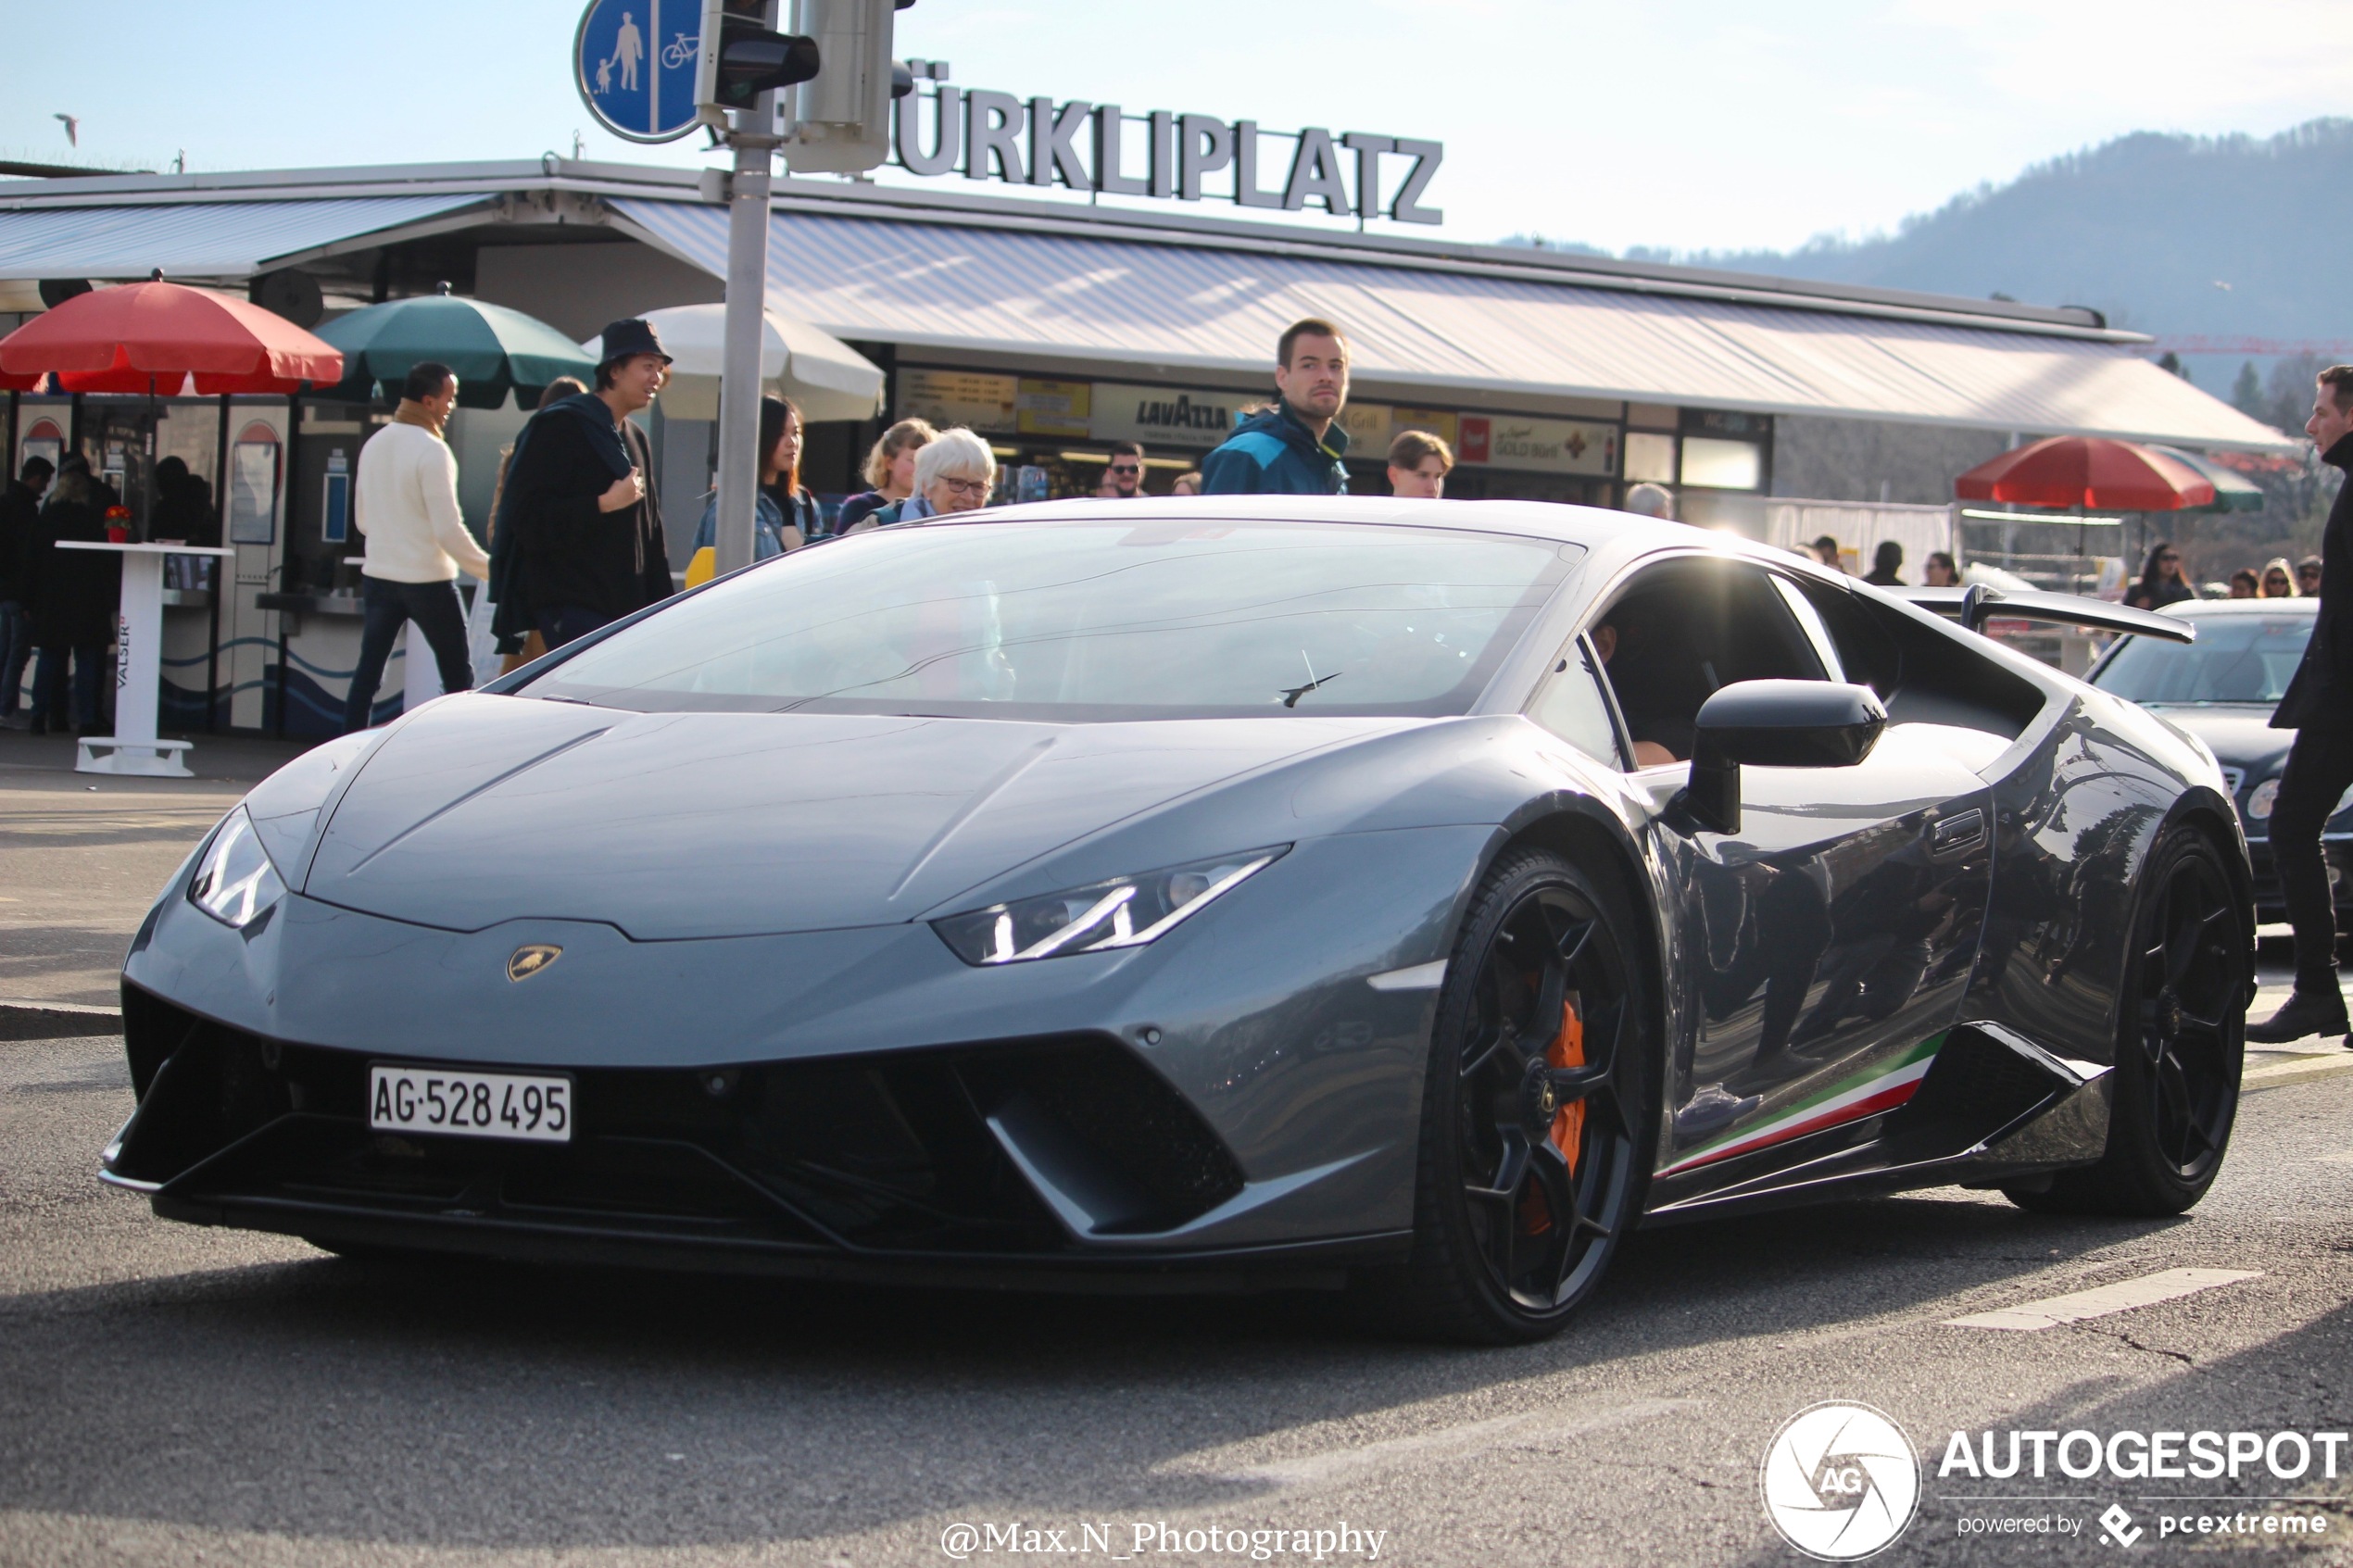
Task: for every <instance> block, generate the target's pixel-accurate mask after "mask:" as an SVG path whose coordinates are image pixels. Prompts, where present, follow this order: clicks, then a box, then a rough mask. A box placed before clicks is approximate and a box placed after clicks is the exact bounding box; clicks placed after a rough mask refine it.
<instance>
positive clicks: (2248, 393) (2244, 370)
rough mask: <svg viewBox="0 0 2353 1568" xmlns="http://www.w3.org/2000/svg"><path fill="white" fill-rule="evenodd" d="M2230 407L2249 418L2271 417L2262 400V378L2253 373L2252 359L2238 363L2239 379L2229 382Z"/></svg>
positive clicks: (2253, 364)
mask: <svg viewBox="0 0 2353 1568" xmlns="http://www.w3.org/2000/svg"><path fill="white" fill-rule="evenodd" d="M2231 407H2232V408H2236V409H2237V410H2238V411H2239V412H2240V413H2242V414H2245V415H2246V417H2247V418H2248V419H2250V420H2268V419H2269V418H2270V417H2271V409H2270V408H2267V407H2265V406H2264V402H2263V378H2262V377H2260V376H2259V375H2257V374H2256V373H2255V361H2254V360H2252V359H2247V360H2244V361H2242V362H2241V363H2240V365H2239V379H2238V380H2236V381H2234V382H2233V383H2231Z"/></svg>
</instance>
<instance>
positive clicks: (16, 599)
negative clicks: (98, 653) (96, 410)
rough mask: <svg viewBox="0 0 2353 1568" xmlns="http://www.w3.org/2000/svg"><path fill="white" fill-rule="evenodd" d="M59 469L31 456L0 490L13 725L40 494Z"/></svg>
mask: <svg viewBox="0 0 2353 1568" xmlns="http://www.w3.org/2000/svg"><path fill="white" fill-rule="evenodd" d="M56 472H57V469H56V467H55V466H54V465H52V464H51V463H50V461H49V459H48V458H26V459H25V460H24V474H23V476H22V477H21V478H19V479H13V480H10V481H9V482H8V488H7V492H6V495H0V723H6V724H7V725H8V726H9V727H10V728H11V729H13V728H15V727H16V726H17V725H19V724H20V723H22V722H23V721H22V720H19V718H18V717H17V699H18V694H19V692H20V691H21V690H22V689H23V687H24V666H25V660H27V659H31V657H32V547H33V541H34V540H35V539H37V538H38V537H39V536H40V532H41V493H42V492H43V491H44V490H46V489H48V488H49V479H50V476H51V475H52V474H54V473H56Z"/></svg>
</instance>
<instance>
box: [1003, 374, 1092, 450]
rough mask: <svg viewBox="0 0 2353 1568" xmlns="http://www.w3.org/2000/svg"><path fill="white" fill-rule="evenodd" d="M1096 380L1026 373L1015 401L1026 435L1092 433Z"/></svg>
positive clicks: (1022, 429)
mask: <svg viewBox="0 0 2353 1568" xmlns="http://www.w3.org/2000/svg"><path fill="white" fill-rule="evenodd" d="M1094 392H1095V383H1092V382H1083V381H1032V380H1031V379H1030V378H1029V377H1027V376H1024V377H1023V378H1022V379H1021V388H1020V391H1019V393H1018V394H1017V395H1016V397H1015V401H1016V403H1017V404H1018V405H1019V408H1020V416H1021V433H1022V434H1024V435H1069V436H1076V437H1078V438H1080V439H1081V440H1084V439H1085V438H1086V437H1087V436H1088V434H1089V433H1091V430H1092V427H1091V426H1090V425H1089V423H1088V409H1089V408H1091V407H1092V405H1093V402H1094Z"/></svg>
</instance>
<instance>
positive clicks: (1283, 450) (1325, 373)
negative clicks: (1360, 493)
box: [1201, 316, 1348, 495]
mask: <svg viewBox="0 0 2353 1568" xmlns="http://www.w3.org/2000/svg"><path fill="white" fill-rule="evenodd" d="M1275 388H1276V391H1277V399H1276V403H1275V406H1274V407H1273V408H1268V409H1266V410H1265V412H1263V413H1258V414H1253V415H1252V416H1251V417H1250V418H1249V419H1246V420H1243V421H1242V422H1241V423H1239V424H1238V425H1236V426H1235V427H1234V433H1233V434H1231V435H1229V436H1227V438H1226V443H1225V445H1222V446H1220V447H1218V448H1217V450H1215V451H1214V452H1212V453H1211V454H1210V455H1209V456H1208V457H1207V458H1203V459H1202V465H1201V493H1202V495H1347V494H1348V470H1347V468H1346V467H1345V466H1344V465H1343V464H1342V463H1341V462H1340V458H1341V457H1342V456H1344V455H1345V454H1346V453H1347V451H1348V433H1347V432H1346V431H1344V430H1342V429H1340V426H1339V425H1337V424H1335V423H1333V422H1332V421H1333V420H1337V419H1338V418H1339V417H1340V408H1342V406H1344V405H1345V404H1346V403H1347V402H1348V339H1347V338H1346V337H1344V336H1342V335H1341V333H1340V329H1339V328H1338V327H1335V326H1333V325H1332V324H1331V323H1330V322H1329V321H1326V320H1318V319H1316V318H1315V317H1312V316H1311V317H1309V318H1308V319H1307V320H1303V321H1293V322H1292V323H1291V324H1290V326H1289V327H1287V328H1285V329H1284V332H1283V335H1282V338H1281V340H1280V341H1279V342H1278V343H1277V345H1276V346H1275Z"/></svg>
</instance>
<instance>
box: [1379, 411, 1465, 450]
mask: <svg viewBox="0 0 2353 1568" xmlns="http://www.w3.org/2000/svg"><path fill="white" fill-rule="evenodd" d="M1409 430H1418V431H1424V432H1427V433H1429V434H1431V435H1434V436H1437V437H1438V438H1439V439H1440V440H1441V441H1443V442H1445V443H1446V445H1449V446H1453V445H1456V444H1457V443H1459V442H1460V441H1461V439H1462V431H1461V427H1460V425H1459V423H1458V422H1457V421H1456V420H1455V418H1454V415H1453V412H1452V411H1451V410H1448V409H1445V408H1391V409H1390V411H1389V438H1390V440H1391V441H1394V440H1396V439H1397V438H1398V437H1399V436H1400V435H1402V434H1403V433H1405V432H1407V431H1409Z"/></svg>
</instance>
